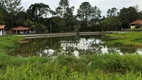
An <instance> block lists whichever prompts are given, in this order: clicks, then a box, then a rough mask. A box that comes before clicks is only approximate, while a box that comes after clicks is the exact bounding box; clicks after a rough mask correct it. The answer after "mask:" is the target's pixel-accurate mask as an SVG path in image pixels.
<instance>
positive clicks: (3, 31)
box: [0, 25, 6, 36]
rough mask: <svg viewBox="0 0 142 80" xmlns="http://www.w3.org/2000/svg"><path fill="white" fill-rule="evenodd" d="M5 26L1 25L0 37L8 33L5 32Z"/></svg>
mask: <svg viewBox="0 0 142 80" xmlns="http://www.w3.org/2000/svg"><path fill="white" fill-rule="evenodd" d="M4 28H5V25H0V36H2V35H5V34H6V31H5V30H4Z"/></svg>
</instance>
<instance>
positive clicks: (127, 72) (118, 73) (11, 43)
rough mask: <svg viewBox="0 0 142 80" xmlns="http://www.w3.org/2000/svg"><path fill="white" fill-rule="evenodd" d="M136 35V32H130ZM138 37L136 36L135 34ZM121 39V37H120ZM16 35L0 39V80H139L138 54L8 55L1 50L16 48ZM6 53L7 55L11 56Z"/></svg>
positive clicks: (140, 58) (141, 72)
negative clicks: (76, 55)
mask: <svg viewBox="0 0 142 80" xmlns="http://www.w3.org/2000/svg"><path fill="white" fill-rule="evenodd" d="M130 34H133V35H134V34H136V33H130ZM137 34H138V33H137ZM121 38H122V37H121ZM21 39H22V38H21V37H18V36H4V37H0V40H1V41H0V42H1V43H0V45H2V46H1V47H0V72H1V73H0V79H2V80H21V79H24V80H27V79H28V80H44V79H50V80H58V79H60V80H64V79H65V80H72V79H74V80H94V79H99V80H124V79H126V80H140V79H141V78H142V76H141V74H142V63H141V62H140V61H141V60H142V56H141V55H127V54H125V55H119V54H117V53H114V54H93V55H80V57H79V58H76V57H75V56H73V55H69V56H61V55H60V56H51V57H48V58H46V57H16V56H9V55H7V54H5V53H8V52H7V51H6V52H5V50H10V52H11V50H13V49H15V48H16V47H17V46H18V45H17V44H15V42H17V40H18V41H19V40H21ZM10 52H9V53H8V54H11V53H10Z"/></svg>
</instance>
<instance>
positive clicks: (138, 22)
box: [131, 20, 142, 24]
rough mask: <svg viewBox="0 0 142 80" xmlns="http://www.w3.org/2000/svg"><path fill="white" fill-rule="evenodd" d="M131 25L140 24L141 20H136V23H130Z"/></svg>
mask: <svg viewBox="0 0 142 80" xmlns="http://www.w3.org/2000/svg"><path fill="white" fill-rule="evenodd" d="M131 24H142V20H136V21H134V22H132V23H131Z"/></svg>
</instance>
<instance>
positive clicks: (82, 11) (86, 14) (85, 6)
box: [77, 2, 92, 30]
mask: <svg viewBox="0 0 142 80" xmlns="http://www.w3.org/2000/svg"><path fill="white" fill-rule="evenodd" d="M91 12H92V7H91V4H90V3H89V2H83V3H82V4H81V5H80V7H79V9H78V11H77V16H78V18H79V19H80V20H81V21H82V22H83V23H82V27H84V28H83V30H85V27H86V29H87V26H88V21H89V18H90V16H91Z"/></svg>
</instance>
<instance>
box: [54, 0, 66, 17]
mask: <svg viewBox="0 0 142 80" xmlns="http://www.w3.org/2000/svg"><path fill="white" fill-rule="evenodd" d="M68 8H69V1H68V0H60V2H59V7H58V8H57V9H56V12H57V14H58V15H59V16H60V17H63V18H64V17H65V14H67V13H68V11H67V9H68Z"/></svg>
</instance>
